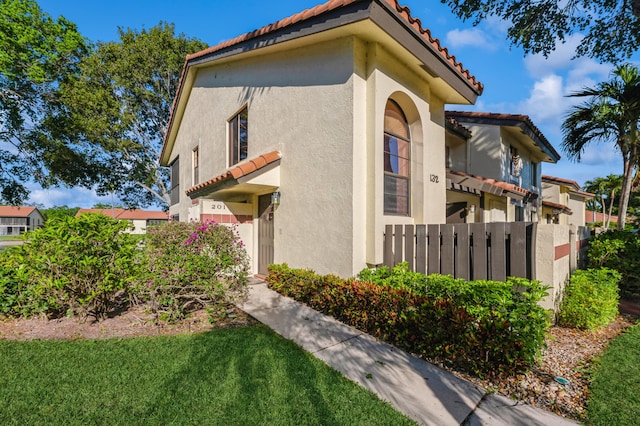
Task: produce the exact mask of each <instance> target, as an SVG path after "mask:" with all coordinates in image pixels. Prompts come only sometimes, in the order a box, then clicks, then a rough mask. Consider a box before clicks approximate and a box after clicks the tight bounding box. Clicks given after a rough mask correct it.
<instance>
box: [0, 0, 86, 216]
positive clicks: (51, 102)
mask: <svg viewBox="0 0 640 426" xmlns="http://www.w3.org/2000/svg"><path fill="white" fill-rule="evenodd" d="M85 52H86V45H85V40H84V39H83V37H82V36H81V35H80V34H79V33H78V31H77V29H76V26H75V25H74V24H73V23H71V22H69V21H67V20H66V19H64V18H63V17H60V18H58V19H57V20H54V19H52V18H51V17H50V16H49V15H47V14H46V13H44V12H43V11H42V10H41V9H40V7H39V6H38V4H37V3H36V2H35V1H32V0H1V1H0V202H5V203H9V204H19V203H22V202H24V200H25V198H26V197H27V195H28V190H27V188H26V184H27V183H28V182H29V180H30V179H33V180H35V181H36V182H38V183H40V184H42V185H43V186H48V185H52V184H59V183H67V184H69V185H75V184H77V183H81V182H86V181H87V179H89V178H90V174H91V172H92V170H93V167H92V166H91V164H89V163H90V161H89V159H87V158H85V157H84V155H82V154H81V153H80V150H77V149H75V148H74V147H71V146H69V145H67V144H55V143H44V146H39V144H41V143H43V142H44V141H43V140H42V139H41V138H39V137H38V132H37V131H36V129H37V128H38V127H39V126H40V125H41V123H42V120H43V117H45V116H46V115H51V116H55V115H59V114H60V112H61V110H60V104H59V92H58V88H59V85H60V83H61V82H62V81H63V80H64V78H65V77H66V76H67V75H69V74H70V73H73V72H74V71H75V69H76V66H77V64H78V62H79V60H80V58H82V57H83V55H84V54H85ZM53 152H55V153H56V154H55V155H51V154H52V153H53ZM58 171H61V172H62V173H57V172H58Z"/></svg>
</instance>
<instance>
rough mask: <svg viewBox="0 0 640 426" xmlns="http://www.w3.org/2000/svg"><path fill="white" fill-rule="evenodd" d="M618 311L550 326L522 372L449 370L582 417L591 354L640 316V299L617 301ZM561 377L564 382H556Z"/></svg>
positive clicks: (518, 397) (531, 402)
mask: <svg viewBox="0 0 640 426" xmlns="http://www.w3.org/2000/svg"><path fill="white" fill-rule="evenodd" d="M619 309H620V313H621V314H620V315H619V316H618V317H617V318H616V320H615V321H613V322H612V323H611V324H609V325H608V326H606V327H603V328H601V329H599V330H595V331H591V332H589V331H581V330H577V329H573V328H565V327H558V326H554V327H551V329H550V330H549V331H550V333H549V336H548V337H547V339H546V342H547V348H546V349H545V350H544V352H543V354H542V359H541V361H540V363H539V364H538V365H537V366H536V367H534V368H533V369H532V370H531V371H529V372H527V373H526V374H520V375H517V376H506V377H497V378H492V379H490V380H482V379H478V378H475V377H471V376H467V375H464V374H460V373H457V372H455V371H453V372H452V373H453V374H456V375H458V376H460V377H463V378H465V379H467V380H469V381H471V382H473V383H475V384H477V385H478V386H481V387H483V388H485V389H488V390H492V391H495V392H496V393H498V394H501V395H505V396H508V397H511V398H512V399H514V403H515V401H516V400H517V401H519V402H522V403H526V404H529V405H533V406H536V407H540V408H543V409H545V410H547V411H550V412H553V413H555V414H558V415H561V416H563V417H568V418H572V419H576V420H583V419H584V415H585V407H586V403H587V398H588V396H589V376H588V371H589V368H590V366H591V363H592V362H593V359H594V357H595V356H598V355H599V354H601V353H602V352H603V351H604V349H605V348H606V346H607V345H608V344H609V342H610V341H611V340H612V339H614V338H615V337H617V336H619V335H620V334H621V333H623V332H624V330H626V329H627V328H629V327H631V326H632V325H635V324H636V323H637V321H638V318H640V303H638V302H637V301H633V300H623V301H621V302H620V308H619ZM562 379H565V380H566V381H567V382H568V383H567V384H562V383H560V382H561V381H563V380H562Z"/></svg>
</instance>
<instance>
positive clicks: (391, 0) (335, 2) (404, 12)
mask: <svg viewBox="0 0 640 426" xmlns="http://www.w3.org/2000/svg"><path fill="white" fill-rule="evenodd" d="M358 1H362V0H330V1H328V2H326V3H323V4H319V5H317V6H315V7H312V8H310V9H306V10H303V11H302V12H298V13H296V14H294V15H292V16H290V17H288V18H284V19H281V20H279V21H277V22H274V23H272V24H269V25H265V26H264V27H262V28H259V29H256V30H254V31H251V32H248V33H245V34H242V35H240V36H238V37H235V38H232V39H230V40H227V41H224V42H222V43H219V44H216V45H214V46H210V47H208V48H206V49H204V50H201V51H199V52H195V53H192V54H189V55H187V56H186V60H185V63H184V66H183V68H182V74H181V75H180V81H179V82H178V90H177V91H176V95H175V97H174V99H173V104H172V106H171V114H170V116H169V126H168V128H171V126H172V123H173V119H174V114H175V108H176V106H177V101H178V98H179V97H180V91H181V88H182V85H183V84H184V79H185V77H186V73H187V69H188V67H189V61H191V60H193V59H197V58H201V57H204V56H206V55H208V54H211V53H214V52H217V51H220V50H223V49H226V48H228V47H231V46H235V45H237V44H240V43H242V42H244V41H247V40H251V39H254V38H257V37H260V36H262V35H265V34H269V33H272V32H274V31H276V30H279V29H282V28H285V27H287V26H289V25H292V24H296V23H298V22H300V21H304V20H307V19H310V18H313V17H316V16H319V15H322V14H323V13H326V12H329V11H332V10H335V9H338V8H340V7H343V6H347V5H349V4H352V3H356V2H358ZM385 1H386V2H387V3H388V4H389V5H390V6H391V7H392V9H395V11H396V12H397V13H398V14H399V15H400V16H401V17H402V18H403V19H404V20H405V21H406V22H408V23H409V25H410V26H412V27H413V28H414V29H415V30H416V31H417V32H418V33H419V34H420V35H421V36H422V37H423V38H424V39H425V40H426V41H427V42H428V43H430V44H431V45H432V46H433V47H434V48H435V50H436V51H437V52H439V54H440V55H441V56H442V57H443V58H444V59H445V60H446V61H447V62H448V63H449V64H451V66H452V67H453V68H454V69H455V70H456V71H457V72H458V73H460V75H461V76H462V77H463V78H465V79H466V80H467V81H468V82H469V84H470V85H471V86H472V87H473V88H474V90H475V91H476V92H477V94H478V95H480V94H482V92H483V90H484V85H483V84H482V83H480V82H479V81H478V80H477V79H476V77H475V76H473V75H472V74H471V73H470V72H469V70H468V69H466V68H464V66H463V65H462V63H461V62H458V61H457V60H456V57H455V56H453V55H450V54H449V51H448V50H447V49H446V48H444V47H442V46H441V45H440V40H438V39H437V38H434V37H432V35H431V31H430V30H429V29H427V28H423V27H422V22H421V21H420V19H418V18H414V17H413V16H411V9H409V7H407V6H401V5H400V4H399V3H398V0H385ZM167 136H168V132H167V133H165V140H164V142H163V147H162V153H161V157H162V155H163V153H164V149H165V144H166V141H167Z"/></svg>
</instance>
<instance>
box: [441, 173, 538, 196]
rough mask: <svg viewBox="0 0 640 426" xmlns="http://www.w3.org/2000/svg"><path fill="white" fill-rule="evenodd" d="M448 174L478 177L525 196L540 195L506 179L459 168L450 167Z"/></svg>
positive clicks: (490, 183) (504, 189)
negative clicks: (475, 173)
mask: <svg viewBox="0 0 640 426" xmlns="http://www.w3.org/2000/svg"><path fill="white" fill-rule="evenodd" d="M447 174H452V175H457V176H461V177H469V178H473V179H477V180H479V181H481V182H484V183H486V184H489V185H492V186H494V187H497V188H500V189H502V190H503V191H505V192H511V193H516V194H522V195H524V196H528V197H529V198H537V197H538V194H536V193H535V192H532V191H528V190H526V189H524V188H521V187H519V186H517V185H514V184H512V183H508V182H504V181H501V180H497V179H491V178H485V177H482V176H478V175H473V174H471V173H465V172H459V171H457V170H449V169H447Z"/></svg>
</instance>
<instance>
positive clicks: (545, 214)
mask: <svg viewBox="0 0 640 426" xmlns="http://www.w3.org/2000/svg"><path fill="white" fill-rule="evenodd" d="M593 197H595V194H591V193H589V192H584V191H582V190H581V189H580V185H578V183H577V182H576V181H573V180H569V179H563V178H559V177H555V176H546V175H543V176H542V220H543V221H544V222H546V223H556V224H560V225H575V226H585V212H586V207H585V203H586V202H587V201H588V200H590V199H592V198H593Z"/></svg>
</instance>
